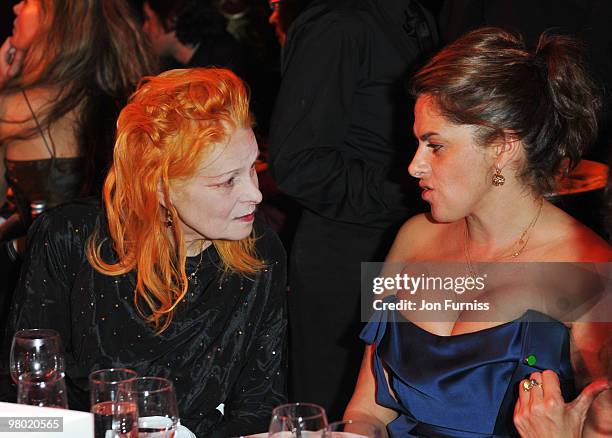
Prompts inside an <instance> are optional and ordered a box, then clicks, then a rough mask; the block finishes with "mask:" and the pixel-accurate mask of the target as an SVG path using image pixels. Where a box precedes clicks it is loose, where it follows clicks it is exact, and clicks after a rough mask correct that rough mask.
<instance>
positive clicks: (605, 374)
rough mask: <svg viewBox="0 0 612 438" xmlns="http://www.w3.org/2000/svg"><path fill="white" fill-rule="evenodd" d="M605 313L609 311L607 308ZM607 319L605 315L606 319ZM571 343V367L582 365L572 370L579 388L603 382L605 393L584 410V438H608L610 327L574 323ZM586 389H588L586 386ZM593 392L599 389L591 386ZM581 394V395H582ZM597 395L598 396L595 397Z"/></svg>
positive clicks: (611, 362)
mask: <svg viewBox="0 0 612 438" xmlns="http://www.w3.org/2000/svg"><path fill="white" fill-rule="evenodd" d="M608 309H609V307H608ZM608 316H609V315H608ZM572 341H573V344H574V348H575V350H576V351H575V353H574V354H573V356H578V358H579V359H575V358H574V359H573V362H574V363H582V364H583V366H578V367H577V369H576V377H577V380H578V383H579V384H580V386H586V388H585V391H586V390H587V389H590V388H589V387H590V386H591V385H593V382H602V381H604V382H607V383H608V390H604V392H602V393H601V394H599V393H596V394H595V399H594V400H593V402H592V404H591V405H590V409H589V406H588V405H587V406H586V408H587V409H588V410H587V411H586V412H585V414H586V420H585V423H584V430H583V436H584V437H602V436H610V435H612V417H611V416H610V412H612V390H611V388H610V379H611V378H612V323H610V322H591V323H587V322H575V323H573V324H572ZM587 385H588V386H587ZM595 385H596V386H595V389H597V388H599V386H597V383H595ZM583 392H584V391H583ZM597 394H599V395H598V396H597Z"/></svg>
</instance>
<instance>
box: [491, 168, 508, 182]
mask: <svg viewBox="0 0 612 438" xmlns="http://www.w3.org/2000/svg"><path fill="white" fill-rule="evenodd" d="M505 182H506V177H504V175H502V173H501V169H500V168H499V167H497V166H495V175H493V177H492V178H491V184H493V185H494V186H495V187H499V186H503V185H504V183H505Z"/></svg>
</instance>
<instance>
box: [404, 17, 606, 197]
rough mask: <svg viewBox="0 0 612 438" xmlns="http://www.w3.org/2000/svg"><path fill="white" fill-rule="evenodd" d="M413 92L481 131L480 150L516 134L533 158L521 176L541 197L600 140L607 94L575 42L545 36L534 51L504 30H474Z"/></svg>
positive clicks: (422, 73)
mask: <svg viewBox="0 0 612 438" xmlns="http://www.w3.org/2000/svg"><path fill="white" fill-rule="evenodd" d="M412 93H413V95H414V96H415V97H418V96H419V95H424V94H427V95H430V96H432V97H433V98H434V101H435V102H436V104H437V105H438V107H439V110H440V111H441V114H442V115H443V116H444V117H445V118H447V119H448V120H449V121H451V122H452V123H456V124H464V125H474V126H476V127H477V128H478V129H477V134H476V141H477V142H478V143H479V145H483V146H486V145H490V144H493V143H494V142H495V141H496V140H499V139H501V138H503V137H504V135H507V134H511V135H514V136H516V138H517V139H518V140H520V141H521V142H522V144H523V146H524V149H525V155H526V160H525V163H524V165H523V168H522V169H520V170H519V178H520V179H521V180H522V181H524V182H525V184H527V186H529V187H531V188H532V189H533V190H534V192H536V193H538V194H545V193H547V192H550V191H551V190H553V189H554V178H555V176H556V175H558V174H559V172H560V171H562V170H567V169H571V168H573V167H574V166H575V165H576V164H577V162H578V161H579V160H580V157H581V156H582V153H583V152H584V150H585V149H586V147H588V146H589V145H590V144H591V143H592V142H593V141H594V140H595V138H596V136H597V125H598V123H597V115H598V112H599V108H600V105H601V103H600V99H599V93H598V91H597V89H596V87H595V85H594V83H593V82H592V81H591V79H590V78H589V75H588V74H587V72H586V70H585V69H584V67H583V65H582V57H581V48H580V44H578V42H577V41H576V40H574V39H572V38H570V37H567V36H558V35H548V34H546V33H545V34H542V36H541V37H540V40H539V42H538V45H537V48H536V49H535V50H529V49H528V48H527V47H526V46H525V44H524V42H523V40H522V38H521V37H520V36H519V35H516V34H513V33H511V32H508V31H505V30H503V29H500V28H496V27H485V28H481V29H477V30H474V31H472V32H470V33H468V34H466V35H464V36H462V37H461V38H459V39H458V40H456V41H455V42H453V43H452V44H450V45H448V46H446V47H445V48H443V49H442V50H441V51H440V52H439V53H438V54H437V55H436V56H434V58H433V59H431V60H430V61H429V62H428V63H427V64H426V65H425V66H424V67H423V68H421V69H420V70H419V71H418V72H417V74H416V75H415V76H414V78H413V81H412ZM566 159H567V161H565V160H566ZM566 163H567V167H566Z"/></svg>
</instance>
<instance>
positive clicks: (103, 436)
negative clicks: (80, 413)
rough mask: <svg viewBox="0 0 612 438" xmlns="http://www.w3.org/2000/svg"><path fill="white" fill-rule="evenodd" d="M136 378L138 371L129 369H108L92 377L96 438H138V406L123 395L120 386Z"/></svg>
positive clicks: (90, 394)
mask: <svg viewBox="0 0 612 438" xmlns="http://www.w3.org/2000/svg"><path fill="white" fill-rule="evenodd" d="M137 377H138V374H137V373H136V371H132V370H130V369H127V368H109V369H104V370H99V371H94V372H93V373H91V374H90V375H89V396H90V402H91V412H92V413H93V414H94V428H95V435H96V438H109V437H112V438H115V437H126V438H127V437H129V438H136V437H137V436H138V404H137V403H136V400H134V398H133V397H132V396H131V395H130V394H120V385H122V384H129V383H130V382H132V381H134V380H135V379H136V378H137Z"/></svg>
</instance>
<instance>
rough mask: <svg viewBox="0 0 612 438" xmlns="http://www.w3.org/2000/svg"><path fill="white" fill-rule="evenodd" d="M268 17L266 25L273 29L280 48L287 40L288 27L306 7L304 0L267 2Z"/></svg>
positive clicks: (273, 0)
mask: <svg viewBox="0 0 612 438" xmlns="http://www.w3.org/2000/svg"><path fill="white" fill-rule="evenodd" d="M268 5H269V6H270V17H269V18H268V23H270V25H272V26H273V27H274V33H275V34H276V38H277V40H278V44H279V45H280V46H281V47H282V46H284V45H285V40H286V39H287V32H288V31H289V26H291V24H292V23H293V22H294V21H295V19H296V18H297V16H298V15H299V13H300V12H301V11H302V9H304V7H305V6H306V1H305V0H269V1H268Z"/></svg>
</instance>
